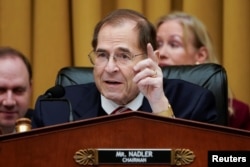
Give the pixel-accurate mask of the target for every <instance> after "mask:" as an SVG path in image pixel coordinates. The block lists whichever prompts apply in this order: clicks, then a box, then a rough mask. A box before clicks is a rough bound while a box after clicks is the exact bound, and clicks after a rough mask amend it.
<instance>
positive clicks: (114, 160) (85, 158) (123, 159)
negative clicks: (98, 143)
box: [74, 149, 195, 165]
mask: <svg viewBox="0 0 250 167" xmlns="http://www.w3.org/2000/svg"><path fill="white" fill-rule="evenodd" d="M194 158H195V155H194V154H193V152H192V151H190V150H189V149H81V150H79V151H77V152H76V153H75V155H74V159H75V162H76V163H78V164H80V165H101V164H124V165H125V164H145V165H146V164H159V165H160V164H166V165H187V164H190V163H192V162H193V160H194Z"/></svg>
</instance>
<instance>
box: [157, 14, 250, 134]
mask: <svg viewBox="0 0 250 167" xmlns="http://www.w3.org/2000/svg"><path fill="white" fill-rule="evenodd" d="M156 30H157V45H158V50H159V53H160V61H159V65H160V66H169V65H194V64H201V63H219V62H218V60H217V57H216V54H215V51H214V49H213V45H212V42H211V39H210V37H209V34H208V31H207V30H206V27H205V26H204V24H203V23H202V22H201V21H200V20H199V19H197V18H196V17H195V16H192V15H190V14H187V13H184V12H173V13H170V14H168V15H165V16H162V17H161V18H160V19H159V21H158V22H157V24H156ZM228 94H229V99H228V101H229V106H228V110H229V126H230V127H234V128H239V129H245V130H250V111H249V106H248V105H247V104H245V103H243V102H241V101H239V100H237V99H235V98H234V97H233V95H232V92H231V91H230V90H229V92H228Z"/></svg>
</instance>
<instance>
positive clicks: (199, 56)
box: [195, 46, 209, 64]
mask: <svg viewBox="0 0 250 167" xmlns="http://www.w3.org/2000/svg"><path fill="white" fill-rule="evenodd" d="M208 56H209V55H208V51H207V48H206V47H204V46H202V47H200V49H199V50H198V51H197V53H196V55H195V59H196V63H197V64H203V63H206V61H207V60H208Z"/></svg>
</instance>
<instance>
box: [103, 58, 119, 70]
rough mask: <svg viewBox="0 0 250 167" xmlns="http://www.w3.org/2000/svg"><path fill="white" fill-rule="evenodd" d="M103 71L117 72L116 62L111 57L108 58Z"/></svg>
mask: <svg viewBox="0 0 250 167" xmlns="http://www.w3.org/2000/svg"><path fill="white" fill-rule="evenodd" d="M105 70H106V71H107V72H113V71H116V70H117V62H116V60H115V58H114V57H113V56H110V57H109V59H108V62H107V64H106V67H105Z"/></svg>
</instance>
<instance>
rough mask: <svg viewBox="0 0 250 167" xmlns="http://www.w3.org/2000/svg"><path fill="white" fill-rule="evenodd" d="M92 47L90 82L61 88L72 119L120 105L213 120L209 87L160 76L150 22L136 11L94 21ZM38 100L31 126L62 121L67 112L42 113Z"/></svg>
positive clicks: (118, 12)
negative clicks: (69, 106)
mask: <svg viewBox="0 0 250 167" xmlns="http://www.w3.org/2000/svg"><path fill="white" fill-rule="evenodd" d="M92 47H93V51H92V52H90V54H89V58H90V60H91V62H92V64H93V65H94V71H93V73H94V79H95V83H90V84H84V85H75V86H69V87H66V88H65V90H66V94H65V96H64V98H65V99H68V100H69V101H70V103H71V106H72V109H73V110H72V114H73V120H80V119H87V118H92V117H97V116H102V115H109V114H112V113H113V112H114V110H116V109H117V108H119V107H125V108H126V109H125V110H127V109H129V110H133V111H144V112H152V113H153V114H157V115H161V116H166V117H172V118H174V117H180V118H186V119H192V120H196V121H203V122H210V123H213V122H215V121H216V119H217V115H216V113H217V112H216V109H215V99H214V97H213V94H212V93H211V92H209V91H208V90H206V89H203V88H201V87H199V86H196V85H193V84H191V83H188V82H185V81H181V80H167V79H163V74H162V71H161V68H160V67H159V66H158V60H159V53H158V51H157V50H155V51H154V49H155V48H156V32H155V29H154V26H153V25H152V24H151V23H150V22H149V21H148V20H147V19H146V18H145V17H144V16H143V15H141V14H140V13H137V12H135V11H133V10H127V9H118V10H115V11H114V12H112V13H111V14H109V15H108V16H107V17H105V18H104V19H103V20H101V21H100V22H99V23H98V24H97V25H96V27H95V30H94V35H93V40H92ZM40 105H41V104H40V99H38V102H37V105H36V109H35V113H34V119H33V127H34V128H35V127H41V126H47V125H52V124H55V123H58V122H60V120H63V121H61V122H67V120H68V118H67V115H62V114H57V115H52V114H51V115H46V114H44V113H42V112H43V111H41V106H40ZM46 106H47V107H48V106H50V108H51V109H52V110H54V111H56V110H58V107H59V105H56V103H47V105H46ZM123 110H124V109H122V111H123ZM116 113H117V112H116ZM118 113H119V111H118Z"/></svg>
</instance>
